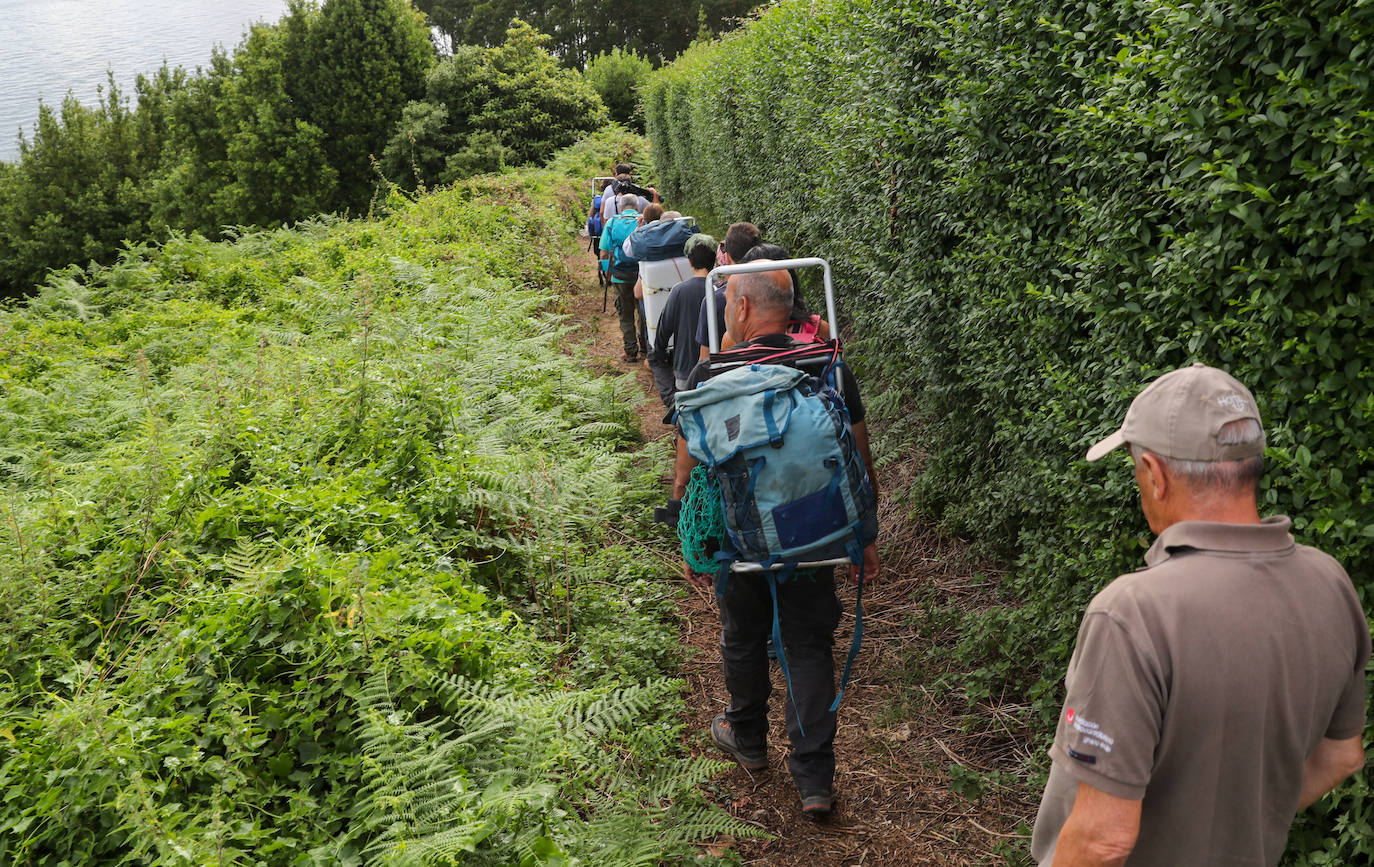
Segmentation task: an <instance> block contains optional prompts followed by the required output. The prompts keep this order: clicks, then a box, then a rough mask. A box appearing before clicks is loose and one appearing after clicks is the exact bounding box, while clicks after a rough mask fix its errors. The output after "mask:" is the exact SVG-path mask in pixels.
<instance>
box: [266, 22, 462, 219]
mask: <svg viewBox="0 0 1374 867" xmlns="http://www.w3.org/2000/svg"><path fill="white" fill-rule="evenodd" d="M299 58H300V62H299V64H298V65H297V66H296V69H297V70H299V75H297V76H289V77H288V81H287V82H286V86H287V87H288V90H289V92H291V95H292V96H293V98H294V99H295V100H296V101H297V103H298V104H299V105H300V106H302V108H303V110H302V114H303V115H304V118H305V119H306V120H308V121H309V122H310V123H311V124H313V125H314V126H316V127H317V128H318V129H319V130H320V131H321V132H322V133H323V137H322V139H321V141H322V144H323V147H324V151H325V153H326V155H327V156H328V160H329V164H330V165H331V166H332V167H333V168H334V170H335V171H336V172H337V173H338V204H339V205H340V206H341V207H345V208H351V209H353V210H355V211H361V210H365V209H366V207H367V205H368V202H369V201H370V200H371V197H372V194H373V191H374V190H375V188H376V181H377V176H376V174H375V172H374V170H373V167H372V160H373V158H374V157H377V158H380V157H381V155H382V150H383V148H384V147H385V146H386V143H387V140H388V139H389V138H390V137H391V134H392V131H393V130H394V129H395V127H396V122H397V121H398V120H400V118H401V110H402V109H403V108H404V107H405V105H406V103H407V102H410V101H411V100H416V99H419V98H420V97H421V96H422V95H423V94H424V87H425V73H427V72H428V71H429V68H430V67H431V66H432V65H433V64H434V60H435V56H434V46H433V44H432V43H431V42H430V38H429V28H428V27H427V26H426V24H425V20H424V17H423V16H421V15H420V14H418V13H417V12H416V11H415V10H414V9H413V8H412V7H411V6H410V4H409V3H408V2H406V0H326V2H325V4H324V6H323V7H322V8H321V10H320V16H319V20H318V21H317V22H316V23H315V24H314V25H313V26H312V27H311V28H310V32H309V40H308V43H307V46H306V49H305V51H304V52H302V53H301V54H300V55H299Z"/></svg>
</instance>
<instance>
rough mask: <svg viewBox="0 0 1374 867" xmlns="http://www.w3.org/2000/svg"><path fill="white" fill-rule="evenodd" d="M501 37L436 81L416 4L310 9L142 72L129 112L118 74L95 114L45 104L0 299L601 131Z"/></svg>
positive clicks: (364, 1) (573, 92) (541, 68)
mask: <svg viewBox="0 0 1374 867" xmlns="http://www.w3.org/2000/svg"><path fill="white" fill-rule="evenodd" d="M502 33H503V34H504V35H505V37H506V38H505V41H504V42H500V43H499V44H498V45H497V46H496V47H493V48H477V47H472V48H468V49H463V50H461V51H460V52H459V53H458V55H457V56H455V57H454V58H452V59H448V60H445V61H442V62H439V65H438V67H437V68H435V64H436V62H438V61H436V55H435V49H434V46H433V45H432V44H431V42H430V33H429V29H428V26H427V25H426V23H425V20H424V17H423V16H422V15H420V14H419V13H418V12H416V11H415V9H414V8H412V7H411V6H410V4H409V3H408V2H407V0H324V2H323V3H322V4H321V5H316V4H314V3H312V2H307V0H302V2H293V3H292V4H290V6H289V7H288V11H287V14H286V15H285V17H283V18H282V20H281V21H280V22H278V23H275V24H263V23H260V24H257V25H255V26H254V27H253V28H252V29H251V30H250V31H249V32H248V33H247V35H246V36H245V37H244V40H243V42H242V43H241V44H240V45H239V46H238V49H237V50H236V51H234V52H233V53H232V54H227V53H224V52H222V51H221V52H217V53H216V54H215V55H214V56H213V57H212V59H211V62H210V64H209V67H208V68H207V69H204V70H197V71H196V72H195V73H194V74H190V73H187V72H185V71H184V70H181V69H167V68H165V67H164V68H163V69H161V70H159V71H158V72H157V73H156V74H153V75H151V76H144V77H140V78H139V79H138V81H137V87H136V90H137V98H138V102H137V106H136V107H134V108H130V105H129V99H128V95H127V94H123V93H120V92H119V91H118V90H117V89H116V88H115V86H114V82H113V77H112V78H111V82H110V85H109V87H108V89H107V90H106V92H105V93H104V95H103V97H102V101H101V104H100V105H99V106H96V107H91V106H82V105H80V104H79V103H77V102H76V101H75V100H73V99H70V98H69V99H67V100H66V101H64V102H63V103H62V106H61V108H60V110H54V109H53V108H52V107H50V106H42V107H41V108H40V111H39V117H38V122H37V125H36V126H35V129H34V133H33V137H32V139H31V140H28V141H24V140H21V142H20V158H19V161H18V162H17V163H16V164H14V165H12V166H11V165H6V166H5V167H4V168H3V169H0V298H3V297H20V296H23V295H27V294H30V293H31V292H32V291H33V289H34V287H35V286H36V285H37V284H38V283H40V282H42V280H43V277H44V275H45V274H46V273H47V272H48V271H49V270H50V269H52V268H61V267H64V266H66V265H69V264H73V263H75V264H80V265H84V264H86V263H88V262H90V261H95V262H98V263H101V264H109V263H111V262H113V261H114V259H115V257H116V256H117V255H118V252H119V250H120V249H121V247H122V246H123V244H124V242H132V243H139V242H142V241H149V240H152V241H161V240H162V239H164V238H166V237H167V235H168V234H169V233H170V232H174V231H180V232H188V233H190V232H199V233H201V234H204V235H206V236H207V237H211V238H216V237H220V233H221V231H222V229H223V228H224V227H226V226H258V227H275V226H280V225H282V224H284V223H292V222H295V221H297V220H304V219H310V218H313V217H315V216H316V215H318V214H321V213H341V214H352V215H355V216H358V215H366V214H367V213H368V212H369V210H370V209H371V208H372V207H373V206H374V204H375V203H376V202H377V200H378V196H381V197H385V195H386V191H387V189H388V181H390V182H395V183H400V184H403V185H407V186H412V187H413V186H414V185H415V184H416V182H417V180H418V181H423V182H424V183H426V184H429V185H430V186H433V185H434V184H435V183H438V182H440V181H442V182H444V183H449V182H452V181H454V180H458V179H461V178H466V177H471V176H472V175H474V174H476V173H478V172H484V171H489V170H493V169H497V168H501V167H503V166H505V165H536V164H539V163H542V162H543V161H545V160H547V159H548V158H549V157H551V156H552V155H553V153H554V151H555V150H557V149H558V148H560V147H565V146H567V145H569V144H571V143H572V142H573V141H575V140H576V139H577V137H578V136H579V135H582V134H584V133H587V132H590V131H591V130H594V129H596V128H598V127H599V126H600V125H601V124H603V123H604V122H605V119H606V115H605V109H604V108H602V106H601V105H600V104H599V101H598V99H597V96H596V94H595V93H594V92H593V91H592V90H591V88H589V87H588V85H587V83H586V82H585V81H583V80H582V78H581V76H580V75H579V74H578V73H576V72H574V71H572V70H569V69H565V68H562V67H559V66H558V65H557V62H556V61H555V60H554V58H553V56H552V55H550V54H549V53H548V51H547V50H545V49H544V47H543V45H544V44H545V43H546V42H547V37H542V36H539V35H538V34H536V33H534V32H533V31H531V30H530V28H529V27H528V25H524V24H518V25H517V26H516V27H514V28H512V29H511V30H510V31H509V33H507V32H506V31H505V30H503V31H502ZM403 112H404V116H403V114H402V113H403ZM383 169H385V170H386V172H387V174H388V176H384V175H383Z"/></svg>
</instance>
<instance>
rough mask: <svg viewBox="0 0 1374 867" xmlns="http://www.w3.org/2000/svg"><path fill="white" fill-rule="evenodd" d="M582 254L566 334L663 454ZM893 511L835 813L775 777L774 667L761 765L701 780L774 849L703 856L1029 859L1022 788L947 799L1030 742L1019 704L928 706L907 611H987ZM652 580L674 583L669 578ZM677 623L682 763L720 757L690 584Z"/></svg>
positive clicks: (706, 596)
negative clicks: (618, 383) (941, 607)
mask: <svg viewBox="0 0 1374 867" xmlns="http://www.w3.org/2000/svg"><path fill="white" fill-rule="evenodd" d="M581 243H582V247H581V248H580V250H579V251H577V252H572V251H569V252H568V254H567V256H566V257H565V264H566V267H567V273H568V284H567V291H566V294H565V296H564V305H563V309H564V312H565V313H567V314H569V315H570V316H571V321H572V322H574V323H576V324H578V325H579V326H580V329H579V331H578V332H577V341H578V342H579V343H581V344H582V345H583V347H584V349H585V351H586V352H587V354H588V355H589V356H590V359H591V362H592V365H593V367H594V369H596V370H597V371H598V372H604V373H607V374H613V375H614V374H624V373H629V372H633V373H634V374H635V377H636V379H637V381H638V382H639V385H640V388H641V390H642V391H643V393H644V396H645V400H644V401H643V402H642V403H640V404H639V405H638V406H637V407H636V412H637V414H638V416H639V420H640V427H641V431H642V435H643V438H644V440H645V442H646V443H650V444H654V443H658V446H653V445H651V446H650V447H660V446H661V447H662V448H664V449H665V450H666V449H668V448H669V438H670V437H671V435H672V429H671V428H669V427H668V426H666V425H664V424H663V422H662V416H663V405H662V402H661V401H660V400H659V398H658V395H657V392H655V391H654V387H653V380H652V377H651V376H650V374H649V371H648V369H647V368H646V367H645V366H644V364H643V363H642V362H641V363H640V364H638V365H628V364H625V363H623V362H621V361H620V355H621V348H620V332H619V328H618V326H617V322H616V315H615V308H614V301H613V299H612V301H610V302H609V303H608V304H607V306H606V312H605V313H602V311H601V302H602V290H601V288H600V287H599V286H598V285H597V281H596V274H595V271H593V270H592V269H593V258H592V256H591V254H590V253H588V252H587V251H586V241H585V239H582V240H581ZM877 435H878V436H879V437H881V432H880V431H878V432H877ZM918 470H919V455H917V454H912V455H909V456H908V455H900V456H897V459H895V460H888V461H887V463H886V466H885V468H884V469H883V470H882V472H881V479H882V485H883V488H884V490H885V491H886V492H893V491H902V490H905V489H907V488H909V486H910V483H911V481H912V479H913V478H914V477H915V476H916V474H917V472H918ZM666 482H667V480H666V479H665V488H666ZM899 499H900V498H894V497H893V496H892V495H891V494H890V493H885V494H884V497H883V501H882V502H881V504H880V514H881V522H882V523H881V526H882V528H883V531H882V537H881V539H880V543H879V544H880V550H881V553H882V556H883V572H882V575H881V576H880V578H879V580H878V581H877V582H876V583H875V584H872V585H869V586H867V587H865V590H864V600H863V601H864V638H863V650H862V652H861V653H860V655H859V657H858V659H857V660H856V662H855V665H854V671H853V674H852V675H851V678H850V682H849V686H848V687H847V689H846V693H845V697H844V703H843V704H842V705H841V707H840V719H839V732H838V735H837V737H836V742H835V752H836V756H837V762H838V767H837V770H836V778H835V793H836V812H835V814H834V816H833V817H832V818H831V820H830V821H829V822H827V823H824V824H815V823H812V822H810V821H807V820H805V819H802V818H801V816H800V812H799V804H798V801H797V793H796V789H795V787H794V786H793V784H792V780H791V777H790V775H789V774H788V773H787V766H786V745H787V734H786V731H785V730H784V728H783V723H782V712H781V706H780V705H779V704H778V702H779V701H780V700H781V699H782V697H783V696H785V695H786V691H785V686H784V685H783V681H782V676H781V674H780V673H779V672H778V670H777V668H776V666H775V667H774V670H773V675H774V684H773V687H774V706H773V712H772V713H771V715H770V717H771V718H770V723H771V727H770V731H769V759H770V764H771V766H772V767H771V769H769V770H766V771H764V772H762V773H756V774H752V775H751V774H750V773H749V772H747V771H745V770H744V769H742V768H739V767H735V768H733V769H731V770H730V771H728V772H727V773H726V774H724V775H723V776H721V777H719V778H717V779H716V780H714V781H712V782H711V783H708V784H707V790H708V792H709V793H710V795H711V796H712V797H714V798H715V799H716V800H717V801H718V802H719V803H720V804H721V805H722V806H724V807H725V808H726V809H728V810H729V811H730V812H731V813H732V814H733V815H735V816H736V817H738V818H741V819H744V820H746V821H748V822H751V823H753V824H756V825H758V826H760V827H762V828H764V829H765V830H766V831H768V832H769V833H770V834H772V835H774V836H775V838H776V839H772V840H751V839H742V840H721V841H718V845H717V846H713V847H709V848H711V849H712V850H719V849H723V848H725V847H729V848H732V849H733V850H734V851H735V852H737V853H738V854H739V855H740V856H741V858H742V859H743V861H744V863H745V864H749V865H768V867H793V865H796V867H830V865H836V867H850V865H876V867H887V865H974V864H1024V863H1029V856H1028V854H1027V850H1028V848H1029V845H1028V841H1027V840H1024V839H1021V838H1020V837H1019V836H1018V834H1017V823H1018V822H1026V823H1027V824H1028V823H1029V821H1030V819H1031V818H1033V816H1034V811H1035V807H1036V801H1035V800H1034V799H1032V796H1031V794H1030V793H1027V792H1026V791H1024V787H999V788H998V790H997V791H984V792H983V793H982V794H981V795H978V796H976V799H975V800H972V801H970V800H968V799H966V798H964V797H961V796H960V795H958V794H955V793H954V792H953V791H951V790H950V787H949V779H950V768H951V766H955V765H958V766H962V767H963V768H965V769H967V770H968V771H970V772H982V773H987V772H993V771H1007V772H1016V771H1018V770H1019V769H1020V768H1021V767H1022V763H1023V761H1024V759H1025V757H1026V750H1027V749H1028V747H1027V743H1028V733H1027V732H1026V730H1025V728H1024V726H1023V725H1022V724H1021V723H1020V722H1019V719H1018V717H1017V716H1016V714H1015V712H1016V711H1017V710H1019V708H1017V707H1014V706H1008V705H996V704H990V703H985V704H984V705H981V706H980V707H978V709H977V712H976V715H975V716H974V717H972V719H973V720H975V724H973V725H970V722H969V720H970V717H968V716H967V714H966V709H965V706H964V704H963V702H962V701H957V700H954V701H951V700H950V699H949V698H948V697H946V698H944V699H937V697H936V696H935V694H934V693H933V692H932V691H931V690H930V689H928V688H927V687H926V686H925V683H924V682H925V681H930V680H933V679H934V678H935V677H937V676H938V675H939V674H941V672H940V671H938V670H935V671H920V668H921V667H922V666H920V664H919V662H917V661H916V660H917V659H918V657H917V654H916V651H917V650H918V648H919V647H920V646H922V645H923V644H926V643H929V642H945V641H950V640H952V638H953V636H952V635H951V634H950V633H949V628H948V626H942V625H941V623H940V621H939V618H932V617H930V616H929V614H928V612H927V610H926V609H925V607H924V606H923V605H922V604H918V602H917V600H918V599H919V600H932V599H940V600H944V601H956V602H958V604H961V605H967V606H969V607H977V606H979V605H982V604H986V602H985V599H986V595H987V590H986V582H985V580H984V579H982V578H980V577H979V570H977V569H976V568H975V564H973V563H972V562H971V561H970V558H969V557H968V555H967V554H965V553H964V551H963V545H962V543H960V542H959V541H958V540H956V539H949V538H946V537H942V536H940V534H938V533H937V532H936V531H935V529H934V528H932V527H930V526H929V525H925V524H921V523H919V522H918V521H917V520H916V519H915V516H913V515H912V514H910V513H909V510H908V509H907V508H906V507H905V506H904V505H903V504H902V503H901V502H899V501H897V500H899ZM670 553H671V552H670ZM981 574H983V575H986V574H987V572H986V570H982V571H981ZM664 577H665V580H681V579H679V578H677V577H676V574H675V573H671V572H669V573H668V574H665V576H664ZM854 595H855V593H854V588H853V587H851V586H848V585H847V584H844V585H842V587H841V590H840V599H841V601H842V602H843V604H844V609H845V617H844V619H843V620H842V621H841V624H840V628H839V630H838V632H837V633H836V637H835V649H836V655H837V660H836V663H837V665H836V671H837V677H838V671H839V667H840V664H842V662H843V658H844V654H845V653H847V652H848V648H849V642H850V640H851V637H852V635H853V625H854V621H853V614H854ZM681 616H682V624H681V640H682V642H683V644H684V645H685V646H686V647H687V648H688V658H687V660H686V661H685V663H684V664H683V666H682V669H681V672H680V676H681V677H682V678H683V679H684V680H685V681H686V682H687V684H688V691H687V703H688V706H689V711H688V719H687V720H686V723H687V736H686V739H685V740H686V744H687V746H688V748H689V749H690V750H691V751H692V752H693V753H695V754H701V755H709V756H712V757H720V753H719V752H718V751H717V750H716V749H715V747H714V746H713V745H712V744H711V743H710V739H709V736H708V735H707V734H706V732H707V730H708V728H709V725H710V721H711V718H712V717H714V716H715V715H716V714H717V713H719V712H721V711H722V710H724V708H725V706H726V704H727V703H728V700H729V699H728V696H727V694H726V692H725V687H724V683H723V679H722V677H721V669H720V648H719V646H718V643H717V642H718V639H719V620H718V618H717V614H716V611H715V604H714V599H713V598H712V595H711V591H710V590H708V589H699V588H689V589H688V593H687V594H686V595H685V597H684V599H683V601H682V607H681ZM913 672H919V676H917V675H915V674H913ZM956 705H957V707H956ZM961 713H962V714H963V715H961Z"/></svg>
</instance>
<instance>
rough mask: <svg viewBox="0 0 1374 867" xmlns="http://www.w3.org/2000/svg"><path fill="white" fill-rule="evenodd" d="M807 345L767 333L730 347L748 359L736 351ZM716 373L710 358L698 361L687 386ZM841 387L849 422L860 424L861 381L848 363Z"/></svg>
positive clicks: (765, 353) (842, 371)
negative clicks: (855, 376) (856, 377)
mask: <svg viewBox="0 0 1374 867" xmlns="http://www.w3.org/2000/svg"><path fill="white" fill-rule="evenodd" d="M805 345H806V344H804V343H800V342H798V341H796V340H793V339H792V338H791V337H789V336H788V335H786V334H765V335H763V336H761V337H757V338H755V339H753V340H746V341H744V342H743V343H736V344H735V345H734V346H732V347H730V353H731V357H734V358H740V359H741V360H747V359H748V356H747V355H744V354H740V355H735V353H736V352H738V351H739V350H742V349H746V348H749V347H758V350H759V357H760V358H763V357H766V356H768V355H771V354H772V351H773V350H777V349H789V348H791V347H794V346H805ZM715 374H716V371H712V370H711V360H710V359H709V358H708V359H706V360H705V361H702V362H698V364H697V366H696V367H694V368H692V374H691V375H690V376H688V377H687V388H689V389H692V388H696V387H697V386H698V385H701V384H702V383H703V382H705V381H706V380H708V379H710V378H711V377H712V376H714V375H715ZM840 389H841V391H842V392H843V394H844V405H845V407H847V408H848V409H849V423H850V424H858V423H859V422H861V421H863V420H864V402H863V399H862V398H861V397H859V383H858V380H856V379H855V378H854V372H853V371H852V370H850V369H849V365H847V364H841V365H840ZM670 415H671V414H670Z"/></svg>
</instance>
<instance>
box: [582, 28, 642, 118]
mask: <svg viewBox="0 0 1374 867" xmlns="http://www.w3.org/2000/svg"><path fill="white" fill-rule="evenodd" d="M653 70H654V67H653V64H651V63H650V62H649V61H648V60H646V59H644V58H643V57H640V56H639V55H638V54H635V53H634V52H633V51H625V50H623V49H620V48H617V49H615V50H614V51H607V52H605V53H602V54H598V55H597V56H596V57H593V58H592V59H591V62H590V63H588V64H587V69H586V71H585V73H584V74H585V75H586V77H587V82H588V83H589V84H591V86H592V87H594V88H595V89H596V92H597V94H598V95H599V96H600V97H601V101H602V102H603V103H605V105H606V110H607V111H609V112H610V114H611V120H614V121H615V122H616V123H619V124H623V125H624V126H627V127H630V128H633V129H638V130H640V131H641V132H642V131H643V130H644V115H643V114H642V113H641V112H640V110H639V88H640V86H642V85H643V84H644V81H645V80H646V79H647V78H648V77H649V73H651V72H653Z"/></svg>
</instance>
